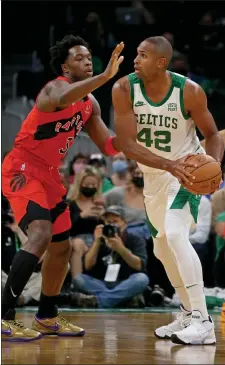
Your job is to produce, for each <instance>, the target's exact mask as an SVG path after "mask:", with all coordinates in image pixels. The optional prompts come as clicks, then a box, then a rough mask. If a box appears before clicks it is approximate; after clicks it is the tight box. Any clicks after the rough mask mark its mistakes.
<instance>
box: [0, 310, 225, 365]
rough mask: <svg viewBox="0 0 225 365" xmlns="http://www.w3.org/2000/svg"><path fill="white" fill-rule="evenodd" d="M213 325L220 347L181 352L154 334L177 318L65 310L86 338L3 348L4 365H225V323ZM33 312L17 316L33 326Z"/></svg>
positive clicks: (217, 317) (215, 316) (161, 314)
mask: <svg viewBox="0 0 225 365" xmlns="http://www.w3.org/2000/svg"><path fill="white" fill-rule="evenodd" d="M211 313H212V317H213V320H214V321H215V328H216V335H217V345H216V346H180V345H175V344H173V343H172V342H170V341H168V340H158V339H157V338H155V336H154V329H155V328H156V327H159V326H161V325H163V324H167V323H169V322H170V321H172V319H174V318H175V316H176V314H177V313H176V312H168V310H166V311H165V310H154V309H153V310H152V309H151V311H149V310H146V311H138V310H137V311H133V310H132V311H129V310H119V311H100V310H99V311H98V310H95V311H94V310H93V311H90V310H87V311H86V310H82V311H79V310H77V311H76V310H65V311H64V312H63V316H65V317H66V318H69V319H70V320H72V321H73V322H74V323H76V324H77V325H78V326H80V327H83V328H85V330H86V335H85V336H84V337H82V338H58V337H55V336H54V337H44V338H42V339H41V340H39V341H35V342H30V343H7V342H3V343H2V364H40V365H41V364H225V323H221V322H220V312H216V311H214V312H211ZM33 314H34V309H33V308H32V309H28V310H26V311H21V312H19V313H18V319H22V320H23V321H24V323H25V325H27V326H28V325H30V324H31V322H32V317H33Z"/></svg>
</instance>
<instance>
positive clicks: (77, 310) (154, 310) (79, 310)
mask: <svg viewBox="0 0 225 365" xmlns="http://www.w3.org/2000/svg"><path fill="white" fill-rule="evenodd" d="M61 311H62V312H67V313H112V314H113V313H140V314H141V313H172V312H180V309H179V308H171V307H167V308H159V307H151V308H142V309H127V308H124V309H123V308H116V309H96V308H93V309H90V308H88V309H85V308H60V312H61ZM17 312H23V313H24V312H28V313H30V312H37V307H23V308H18V309H17ZM209 313H210V314H220V313H221V308H218V309H212V310H209Z"/></svg>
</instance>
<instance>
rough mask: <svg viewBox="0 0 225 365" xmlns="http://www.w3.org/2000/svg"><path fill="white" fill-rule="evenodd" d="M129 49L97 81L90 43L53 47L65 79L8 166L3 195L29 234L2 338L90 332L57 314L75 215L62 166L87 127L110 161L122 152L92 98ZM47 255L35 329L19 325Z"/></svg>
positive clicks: (42, 96) (46, 99)
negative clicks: (22, 301)
mask: <svg viewBox="0 0 225 365" xmlns="http://www.w3.org/2000/svg"><path fill="white" fill-rule="evenodd" d="M123 47H124V44H123V43H120V44H118V45H117V47H116V48H115V50H114V51H113V53H112V57H111V59H110V61H109V64H108V66H107V68H106V69H105V71H104V72H103V73H102V74H100V75H98V76H94V77H92V75H93V73H92V60H91V53H90V51H89V48H88V45H87V43H86V42H85V41H84V40H83V39H82V38H80V37H74V36H72V35H67V36H65V37H64V38H63V40H62V41H60V42H57V43H56V45H55V46H54V47H52V48H51V50H50V52H51V66H52V68H53V70H54V71H55V72H56V73H57V74H58V75H60V76H59V77H57V78H56V79H55V80H53V81H50V82H49V83H48V84H47V85H46V86H45V87H44V88H43V89H42V90H41V92H40V93H39V95H38V97H37V100H36V103H35V105H34V108H33V109H32V110H31V112H30V114H29V115H28V116H27V118H26V119H25V121H24V122H23V124H22V127H21V130H20V132H19V134H18V135H17V137H16V139H15V144H14V148H13V150H12V151H11V152H10V153H9V154H8V155H7V157H6V158H5V160H4V162H3V168H2V189H3V193H4V195H5V196H6V197H7V198H8V200H9V202H10V205H11V207H12V209H13V212H14V215H15V218H16V221H17V222H18V224H19V226H20V228H21V229H22V230H23V231H24V232H25V233H26V234H27V236H28V242H27V245H26V247H25V249H23V250H20V251H19V252H18V253H17V254H16V256H15V258H14V260H13V263H12V267H11V271H10V274H9V276H8V280H7V283H6V286H5V289H4V293H3V298H2V318H3V319H2V339H3V340H5V341H31V340H35V339H38V338H40V337H41V336H42V335H48V334H55V335H58V336H83V335H84V333H85V331H84V330H83V329H82V328H79V327H77V326H75V325H73V324H71V323H69V322H68V321H67V320H65V319H64V318H62V317H61V316H59V315H58V310H57V306H56V304H55V303H56V298H57V295H58V294H59V292H60V290H61V287H62V284H63V281H64V279H65V276H66V273H67V270H68V261H69V257H70V252H71V250H70V244H69V231H70V227H71V223H70V214H69V209H68V207H67V204H66V203H65V201H64V198H65V196H66V190H65V188H64V186H63V185H62V182H61V180H60V175H59V171H58V168H59V166H60V165H61V160H62V159H63V158H64V157H65V155H66V153H67V151H68V149H69V147H70V145H71V144H72V143H73V141H74V139H75V138H76V136H77V135H78V134H79V132H80V131H81V130H82V128H83V127H84V126H85V129H86V131H87V133H88V134H89V136H90V138H91V139H92V140H93V141H94V142H95V143H96V145H97V146H98V147H99V148H100V150H101V151H102V152H103V153H104V154H106V155H113V154H116V153H118V152H117V151H118V150H117V149H116V147H117V141H116V138H114V137H111V136H110V134H109V131H108V129H107V128H106V126H105V124H104V123H103V121H102V119H101V111H100V107H99V104H98V102H97V101H96V99H95V98H94V96H93V95H91V94H90V93H91V92H92V91H93V90H95V89H97V88H98V87H100V86H102V85H103V84H105V83H106V82H107V81H108V80H109V79H111V78H112V77H113V76H114V75H115V74H116V73H117V71H118V69H119V65H120V63H121V62H122V61H123V56H120V54H121V52H122V50H123ZM45 251H46V256H45V259H44V262H43V265H42V280H43V282H42V293H41V298H40V306H39V309H38V313H37V314H36V315H35V318H34V321H33V327H32V329H29V328H25V327H24V326H22V325H21V323H18V322H17V321H15V307H16V303H17V299H18V297H19V296H20V294H21V292H22V291H23V289H24V287H25V285H26V283H27V281H28V280H29V278H30V276H31V274H32V273H33V271H34V270H35V267H36V265H37V263H38V261H39V259H40V257H41V256H42V255H43V253H44V252H45Z"/></svg>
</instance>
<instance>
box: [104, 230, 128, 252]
mask: <svg viewBox="0 0 225 365" xmlns="http://www.w3.org/2000/svg"><path fill="white" fill-rule="evenodd" d="M104 240H105V243H106V245H107V246H108V247H109V248H111V249H112V250H113V251H116V252H118V251H119V250H120V249H121V247H122V246H123V241H122V240H121V238H120V237H119V236H118V234H116V235H115V237H111V238H107V237H105V236H104Z"/></svg>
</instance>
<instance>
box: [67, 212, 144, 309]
mask: <svg viewBox="0 0 225 365" xmlns="http://www.w3.org/2000/svg"><path fill="white" fill-rule="evenodd" d="M103 220H104V225H98V226H97V227H96V229H95V232H94V243H93V245H92V247H91V248H90V249H89V251H88V252H87V253H86V255H85V256H84V274H80V275H78V276H76V277H75V279H74V280H73V284H74V288H75V289H76V290H77V291H80V292H82V293H85V294H92V295H94V296H95V299H96V303H95V304H97V306H98V307H99V308H113V307H116V306H118V304H121V303H122V302H124V301H127V300H131V299H133V298H134V297H135V296H137V295H138V294H141V293H143V292H144V290H145V289H146V287H147V286H148V283H149V279H148V276H147V275H146V274H145V268H146V263H147V252H146V243H145V240H144V239H142V238H140V237H138V236H135V235H133V234H131V233H128V232H127V230H126V228H127V223H126V221H125V214H124V210H123V208H122V207H120V206H111V207H108V209H107V210H106V212H105V213H104V215H103Z"/></svg>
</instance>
